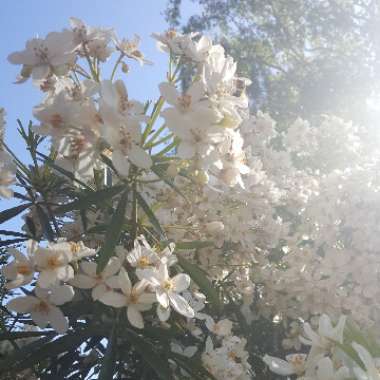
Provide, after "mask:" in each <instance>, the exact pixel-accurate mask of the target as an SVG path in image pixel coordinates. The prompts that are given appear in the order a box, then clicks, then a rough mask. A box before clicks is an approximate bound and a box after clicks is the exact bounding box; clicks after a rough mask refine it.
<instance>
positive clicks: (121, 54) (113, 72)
mask: <svg viewBox="0 0 380 380" xmlns="http://www.w3.org/2000/svg"><path fill="white" fill-rule="evenodd" d="M123 57H124V53H120V56H119V58H118V59H117V61H116V63H115V66H114V67H113V70H112V73H111V78H110V80H111V81H112V80H113V78H114V76H115V74H116V70H117V68H118V66H119V64H120V63H121V60H122V59H123Z"/></svg>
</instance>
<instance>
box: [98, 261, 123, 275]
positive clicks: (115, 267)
mask: <svg viewBox="0 0 380 380" xmlns="http://www.w3.org/2000/svg"><path fill="white" fill-rule="evenodd" d="M120 267H121V261H120V259H119V258H118V257H116V256H112V257H111V258H110V259H109V261H108V263H107V265H106V266H105V268H104V269H103V272H102V275H103V278H107V277H111V276H113V275H114V274H116V272H118V271H119V269H120Z"/></svg>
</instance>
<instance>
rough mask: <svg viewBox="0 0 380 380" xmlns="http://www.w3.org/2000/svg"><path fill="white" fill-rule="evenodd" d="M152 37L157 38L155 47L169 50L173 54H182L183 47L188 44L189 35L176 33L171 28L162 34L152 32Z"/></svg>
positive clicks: (165, 50)
mask: <svg viewBox="0 0 380 380" xmlns="http://www.w3.org/2000/svg"><path fill="white" fill-rule="evenodd" d="M152 37H153V38H154V39H156V40H157V47H158V49H159V50H161V51H164V52H169V51H171V52H172V53H173V54H178V55H179V54H183V52H184V50H183V48H184V47H186V45H187V44H188V41H189V39H191V37H189V36H186V35H183V34H178V33H177V32H176V31H175V30H173V29H171V30H168V31H166V32H164V33H162V34H158V33H152Z"/></svg>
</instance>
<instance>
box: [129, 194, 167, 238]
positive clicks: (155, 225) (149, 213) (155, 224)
mask: <svg viewBox="0 0 380 380" xmlns="http://www.w3.org/2000/svg"><path fill="white" fill-rule="evenodd" d="M136 198H137V202H138V204H139V205H140V207H141V208H142V209H143V210H144V212H145V214H146V216H147V217H148V219H149V221H150V223H151V224H152V226H153V228H154V229H155V230H156V232H157V233H158V234H159V236H160V238H161V239H164V238H165V232H164V230H163V229H162V227H161V225H160V222H159V221H158V219H157V218H156V215H154V212H153V211H152V209H151V208H150V207H149V205H148V203H146V201H145V199H144V198H143V197H142V196H141V195H140V194H139V193H138V192H137V191H136Z"/></svg>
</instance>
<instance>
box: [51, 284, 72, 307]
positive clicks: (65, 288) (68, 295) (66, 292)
mask: <svg viewBox="0 0 380 380" xmlns="http://www.w3.org/2000/svg"><path fill="white" fill-rule="evenodd" d="M74 294H75V292H74V288H73V287H72V286H70V285H61V286H56V287H54V288H53V289H52V293H51V295H50V301H51V302H52V303H53V304H54V305H63V304H64V303H66V302H69V301H71V300H72V299H73V298H74Z"/></svg>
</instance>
